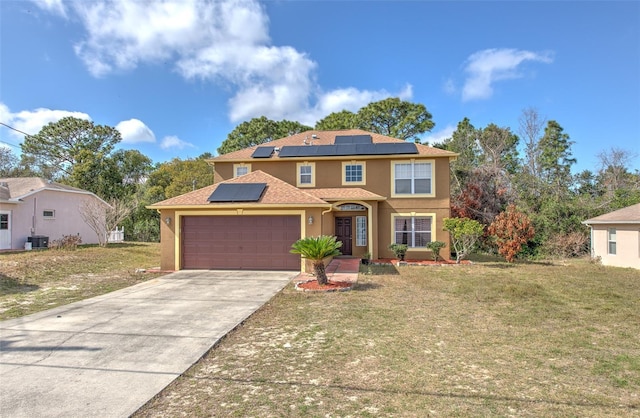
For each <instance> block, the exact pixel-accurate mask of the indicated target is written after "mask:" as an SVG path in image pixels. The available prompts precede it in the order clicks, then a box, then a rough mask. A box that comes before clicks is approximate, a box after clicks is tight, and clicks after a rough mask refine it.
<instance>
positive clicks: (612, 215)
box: [582, 203, 640, 269]
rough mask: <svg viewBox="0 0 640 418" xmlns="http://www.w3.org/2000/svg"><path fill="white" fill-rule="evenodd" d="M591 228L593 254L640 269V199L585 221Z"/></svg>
mask: <svg viewBox="0 0 640 418" xmlns="http://www.w3.org/2000/svg"><path fill="white" fill-rule="evenodd" d="M582 223H583V224H585V225H588V226H589V227H590V228H591V256H592V257H600V259H601V260H602V264H604V265H606V266H616V267H633V268H637V269H640V203H638V204H635V205H632V206H628V207H626V208H622V209H619V210H616V211H613V212H609V213H606V214H604V215H600V216H597V217H595V218H592V219H588V220H586V221H584V222H582Z"/></svg>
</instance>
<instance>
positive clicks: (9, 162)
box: [0, 146, 18, 177]
mask: <svg viewBox="0 0 640 418" xmlns="http://www.w3.org/2000/svg"><path fill="white" fill-rule="evenodd" d="M17 167H18V157H16V156H15V155H14V154H13V152H11V150H10V149H9V148H6V147H3V146H0V177H12V176H13V174H12V173H13V172H14V170H15V169H16V168H17Z"/></svg>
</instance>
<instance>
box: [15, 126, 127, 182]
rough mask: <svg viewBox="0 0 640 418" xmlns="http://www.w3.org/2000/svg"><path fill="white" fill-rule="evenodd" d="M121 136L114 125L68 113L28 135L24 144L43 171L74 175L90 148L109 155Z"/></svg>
mask: <svg viewBox="0 0 640 418" xmlns="http://www.w3.org/2000/svg"><path fill="white" fill-rule="evenodd" d="M121 139H122V138H121V136H120V132H119V131H118V130H117V129H115V128H112V127H110V126H104V125H96V124H94V123H93V122H91V121H87V120H84V119H78V118H74V117H71V116H68V117H64V118H62V119H60V120H59V121H57V122H52V123H49V124H47V125H46V126H44V127H43V128H42V129H41V130H40V132H38V133H37V134H36V135H27V136H26V137H25V139H24V142H23V143H22V145H21V147H22V153H23V154H25V155H27V156H32V157H34V161H35V163H36V164H37V165H38V166H40V169H41V170H42V171H51V173H52V174H53V175H54V177H56V178H57V177H59V176H60V175H61V174H62V175H71V174H72V172H73V169H74V166H75V165H76V164H78V162H79V161H80V159H84V160H86V158H87V157H86V153H87V152H88V153H92V154H94V155H95V156H102V157H104V156H108V155H109V154H110V153H111V151H112V150H113V148H114V146H115V145H116V144H117V143H119V142H120V141H121Z"/></svg>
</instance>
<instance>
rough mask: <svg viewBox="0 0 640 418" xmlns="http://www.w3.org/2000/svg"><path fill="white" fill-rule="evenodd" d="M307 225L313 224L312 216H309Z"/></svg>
mask: <svg viewBox="0 0 640 418" xmlns="http://www.w3.org/2000/svg"><path fill="white" fill-rule="evenodd" d="M309 225H313V216H309Z"/></svg>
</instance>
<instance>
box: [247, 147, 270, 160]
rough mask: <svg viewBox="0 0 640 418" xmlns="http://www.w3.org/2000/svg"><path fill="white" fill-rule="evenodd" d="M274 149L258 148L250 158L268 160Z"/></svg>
mask: <svg viewBox="0 0 640 418" xmlns="http://www.w3.org/2000/svg"><path fill="white" fill-rule="evenodd" d="M274 149H276V147H258V148H256V150H255V151H253V154H251V158H269V157H271V154H273V150H274Z"/></svg>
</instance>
